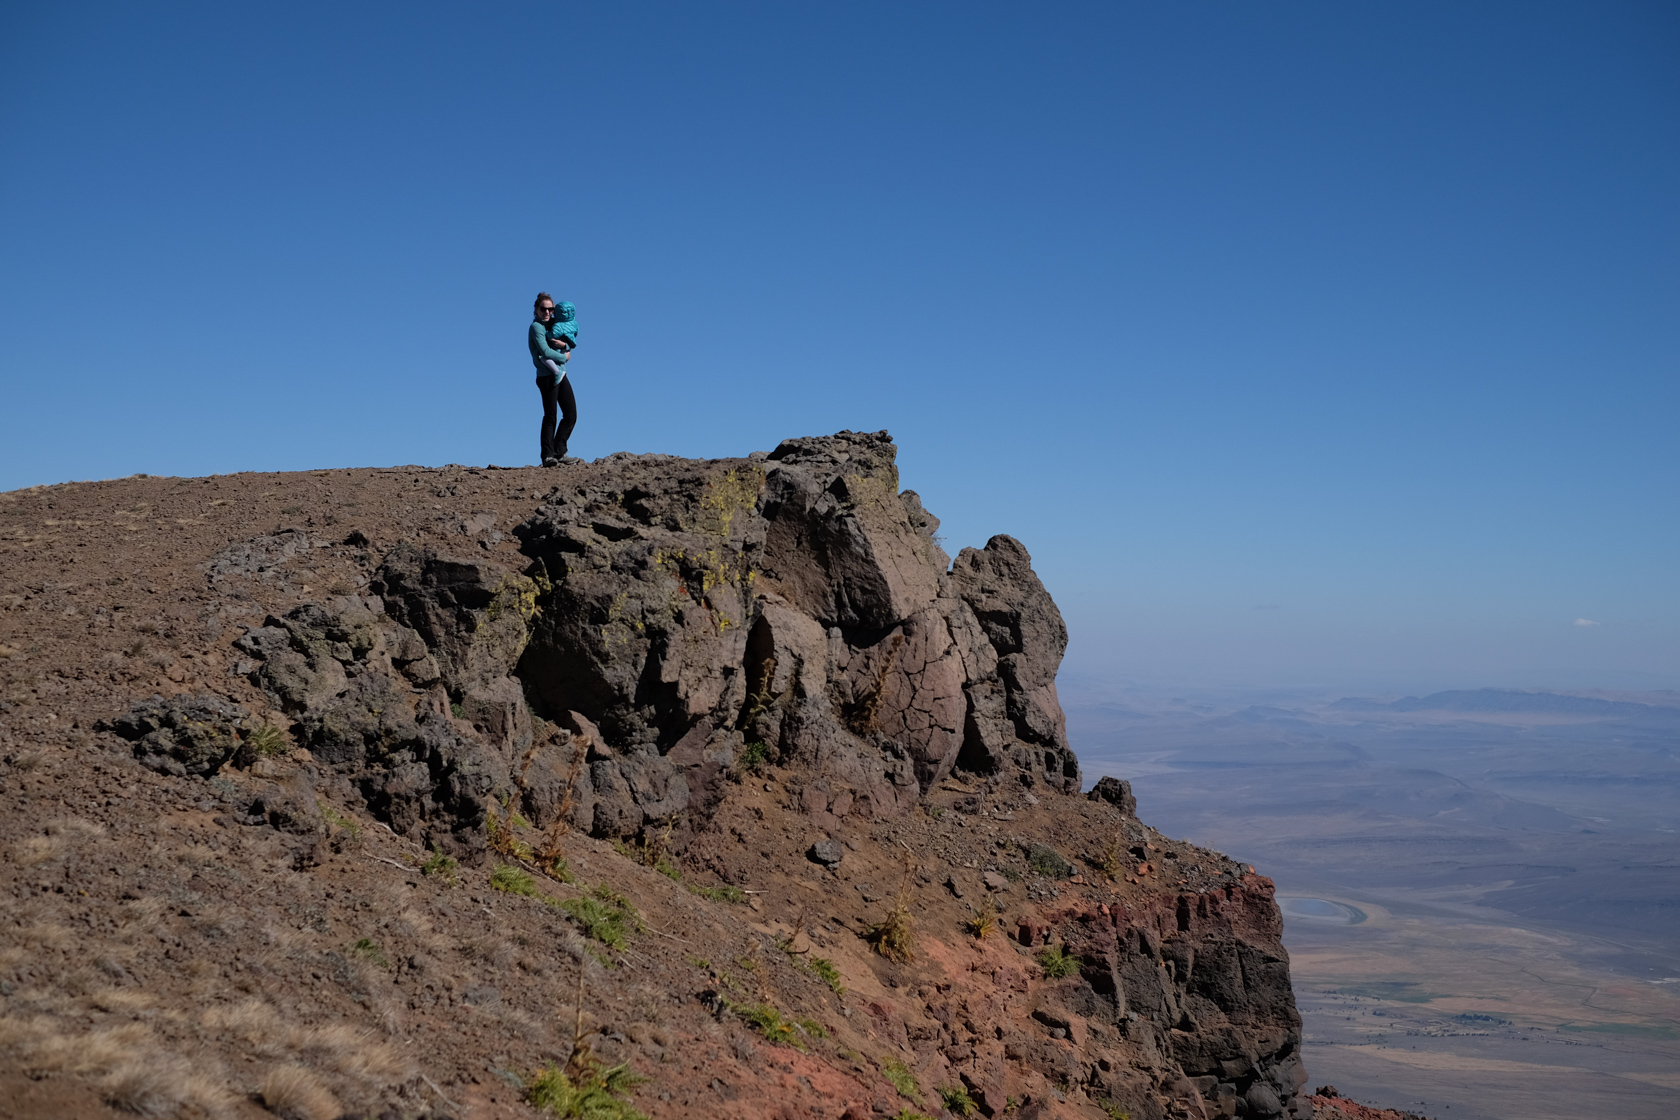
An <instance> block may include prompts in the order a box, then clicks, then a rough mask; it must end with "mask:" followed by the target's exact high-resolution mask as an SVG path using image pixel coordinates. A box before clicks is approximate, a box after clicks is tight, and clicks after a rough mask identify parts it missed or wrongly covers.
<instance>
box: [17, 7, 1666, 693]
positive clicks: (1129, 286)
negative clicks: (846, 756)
mask: <svg viewBox="0 0 1680 1120" xmlns="http://www.w3.org/2000/svg"><path fill="white" fill-rule="evenodd" d="M1374 8H1375V6H1373V5H1350V4H1329V3H1318V4H1314V3H1292V4H1239V3H1222V4H1194V3H1192V4H1155V5H1118V4H1092V5H1056V6H1048V5H1033V6H1023V5H1011V6H1002V5H983V4H974V3H964V4H948V5H932V4H929V5H903V4H890V5H889V4H882V5H870V4H856V3H854V4H846V5H830V6H826V7H820V6H818V5H809V4H797V5H787V4H762V5H753V6H749V5H731V4H721V5H720V4H708V5H697V4H676V3H670V4H638V5H591V6H584V5H543V6H533V5H512V4H510V5H494V6H490V7H489V8H488V9H486V10H477V11H475V10H470V9H469V8H468V7H464V6H462V5H441V4H438V5H427V4H404V5H389V6H377V5H371V4H344V3H337V4H331V5H309V4H289V5H280V6H275V5H265V6H246V5H238V4H228V3H217V4H203V5H193V4H185V3H179V4H168V5H135V4H120V5H118V4H112V5H101V4H80V5H75V6H64V5H23V4H12V5H8V6H7V7H6V9H5V12H4V14H3V15H0V391H3V393H4V400H5V404H4V406H3V408H0V488H6V489H9V488H13V487H19V486H26V485H32V484H35V483H41V482H52V481H59V480H63V479H72V478H77V479H85V478H100V477H112V476H120V475H126V474H130V473H134V472H141V471H144V472H148V473H153V474H183V475H185V474H206V473H213V472H227V471H237V470H249V469H298V468H307V467H320V466H326V465H335V466H336V465H344V466H352V465H368V464H388V463H411V462H420V463H434V464H435V463H444V462H467V463H486V462H495V463H514V462H528V461H530V460H531V458H532V457H533V455H534V453H535V443H536V440H535V434H536V433H535V430H534V429H535V427H536V409H537V405H538V401H537V394H536V390H535V389H534V387H533V386H532V381H531V369H530V365H529V362H528V361H527V358H526V355H525V352H524V341H523V337H524V330H525V326H526V324H527V323H528V322H529V308H530V303H531V298H532V296H533V294H534V293H535V291H536V290H537V289H538V288H539V287H541V288H547V289H548V290H550V291H552V292H554V293H555V294H556V295H558V296H560V297H561V298H566V299H571V300H573V301H574V302H575V303H576V304H577V305H578V308H579V317H580V323H581V326H582V341H583V347H582V349H581V350H580V352H579V354H578V357H577V359H576V361H575V363H574V366H573V379H574V382H575V384H576V385H577V392H578V396H579V399H580V402H581V408H582V414H583V419H582V422H581V424H580V425H579V428H578V432H577V436H576V438H575V441H574V450H575V451H576V452H578V453H581V454H584V455H586V456H595V455H601V454H605V453H608V452H611V451H615V450H621V449H628V450H660V451H668V452H675V453H680V454H689V455H726V454H740V453H744V452H746V451H749V450H752V449H755V448H769V447H771V446H773V445H774V444H775V443H776V442H777V441H778V440H779V439H781V438H782V437H784V436H788V435H797V434H812V433H821V432H830V431H834V430H837V429H840V428H859V429H870V430H873V429H878V428H887V429H890V430H891V431H892V432H893V434H894V435H895V436H896V437H897V438H898V440H899V444H900V447H901V449H902V450H901V458H900V463H901V466H902V473H903V479H904V482H905V484H906V485H908V486H911V487H914V488H915V489H917V490H918V491H920V492H921V493H922V494H923V496H924V499H925V500H926V502H927V504H928V506H929V507H930V508H931V509H933V510H934V511H935V512H936V513H938V514H939V515H940V516H942V517H943V518H944V519H945V534H946V536H947V537H948V542H949V545H950V546H951V548H952V551H955V548H956V547H957V546H960V545H963V544H980V543H983V542H984V540H985V539H986V538H987V537H988V536H989V535H990V534H992V533H994V532H1009V533H1012V534H1014V535H1015V536H1018V537H1019V538H1021V539H1022V540H1023V541H1024V542H1025V543H1026V544H1027V546H1028V547H1029V548H1030V549H1031V550H1032V552H1033V554H1034V556H1035V558H1036V560H1037V563H1038V567H1039V569H1040V571H1041V572H1042V574H1043V575H1044V577H1045V579H1046V581H1047V583H1048V584H1049V585H1050V587H1051V590H1052V591H1053V592H1054V593H1055V594H1056V596H1057V598H1058V600H1059V601H1060V602H1061V604H1062V606H1063V609H1064V611H1065V613H1067V615H1068V616H1069V621H1070V625H1071V627H1072V630H1073V635H1074V645H1073V649H1072V651H1071V653H1070V667H1073V668H1075V669H1078V670H1080V671H1089V672H1094V673H1099V674H1112V675H1117V676H1124V677H1127V678H1129V679H1133V680H1139V681H1145V682H1158V683H1163V684H1174V683H1181V682H1182V683H1185V684H1194V683H1197V682H1205V683H1210V684H1215V683H1216V684H1221V685H1232V684H1236V685H1253V686H1268V685H1292V684H1324V685H1327V686H1332V687H1343V686H1347V687H1355V686H1357V687H1368V688H1380V687H1385V686H1391V687H1393V688H1396V689H1415V688H1421V687H1432V686H1437V685H1439V686H1447V685H1478V684H1517V685H1581V686H1585V685H1617V686H1626V687H1669V688H1673V687H1680V508H1677V507H1680V451H1677V447H1680V390H1677V384H1680V376H1677V374H1680V7H1677V6H1675V5H1673V4H1670V3H1649V4H1638V3H1631V4H1613V3H1607V4H1575V5H1554V4H1543V3H1531V2H1525V3H1520V4H1492V3H1488V4H1476V5H1464V4H1408V5H1393V6H1390V7H1389V10H1387V11H1376V10H1373V9H1374ZM1577 619H1582V620H1590V621H1592V622H1595V623H1597V624H1598V625H1593V626H1588V625H1577V624H1576V620H1577Z"/></svg>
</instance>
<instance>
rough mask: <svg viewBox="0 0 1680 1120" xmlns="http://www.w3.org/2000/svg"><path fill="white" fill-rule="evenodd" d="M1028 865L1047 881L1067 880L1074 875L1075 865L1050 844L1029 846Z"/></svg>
mask: <svg viewBox="0 0 1680 1120" xmlns="http://www.w3.org/2000/svg"><path fill="white" fill-rule="evenodd" d="M1027 863H1028V864H1029V865H1030V866H1031V867H1032V869H1033V870H1034V871H1036V872H1038V874H1040V875H1042V876H1044V877H1045V878H1046V879H1066V878H1069V877H1070V876H1072V874H1073V864H1071V863H1069V862H1068V861H1067V860H1066V859H1065V858H1063V856H1062V853H1060V852H1058V851H1057V850H1056V849H1054V848H1052V847H1051V846H1050V845H1048V844H1028V845H1027Z"/></svg>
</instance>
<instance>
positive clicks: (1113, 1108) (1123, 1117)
mask: <svg viewBox="0 0 1680 1120" xmlns="http://www.w3.org/2000/svg"><path fill="white" fill-rule="evenodd" d="M1097 1107H1098V1108H1100V1109H1102V1110H1103V1111H1104V1112H1106V1113H1108V1120H1132V1114H1131V1113H1129V1112H1122V1111H1120V1106H1119V1105H1117V1104H1109V1103H1108V1102H1107V1101H1098V1102H1097Z"/></svg>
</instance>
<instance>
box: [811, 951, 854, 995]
mask: <svg viewBox="0 0 1680 1120" xmlns="http://www.w3.org/2000/svg"><path fill="white" fill-rule="evenodd" d="M805 967H806V968H809V969H810V970H811V971H812V972H814V973H816V974H817V975H818V976H819V977H821V978H822V982H823V983H824V984H827V985H828V986H829V987H830V988H831V989H833V991H834V994H835V995H837V996H843V995H845V994H846V988H845V986H844V985H843V984H841V983H840V970H839V969H838V968H835V967H834V962H833V961H831V960H829V959H828V958H827V957H812V958H811V963H810V964H808V965H806V966H805Z"/></svg>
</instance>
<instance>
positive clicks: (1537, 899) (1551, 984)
mask: <svg viewBox="0 0 1680 1120" xmlns="http://www.w3.org/2000/svg"><path fill="white" fill-rule="evenodd" d="M1063 699H1064V703H1066V705H1067V708H1068V716H1069V730H1070V733H1071V735H1072V739H1073V743H1074V746H1075V748H1076V749H1077V750H1078V751H1079V753H1080V758H1081V761H1082V763H1083V765H1084V768H1085V771H1086V775H1087V780H1094V779H1095V778H1097V777H1099V776H1101V775H1103V774H1115V775H1118V776H1120V777H1124V778H1127V779H1130V780H1131V781H1132V782H1133V784H1134V787H1135V789H1136V792H1137V796H1138V805H1139V812H1140V814H1141V815H1142V816H1143V818H1144V819H1145V820H1148V821H1149V822H1150V823H1152V824H1154V825H1156V827H1158V828H1160V829H1162V830H1163V831H1165V832H1167V833H1168V834H1169V835H1175V836H1182V837H1186V838H1188V839H1191V840H1194V841H1196V842H1197V843H1200V844H1204V845H1207V846H1209V847H1213V848H1216V849H1219V850H1220V851H1223V852H1226V853H1227V854H1229V855H1231V856H1233V857H1235V858H1237V859H1240V860H1243V861H1245V862H1250V863H1253V864H1255V865H1256V866H1258V867H1259V868H1260V870H1261V871H1262V872H1264V873H1265V874H1268V875H1270V876H1272V877H1273V879H1275V880H1276V882H1277V885H1278V894H1279V898H1280V901H1281V902H1282V904H1283V907H1284V913H1285V929H1286V932H1285V937H1284V940H1285V943H1286V944H1287V945H1288V947H1289V950H1290V954H1291V957H1292V960H1293V966H1292V971H1293V974H1294V978H1295V993H1296V998H1297V1001H1298V1002H1299V1004H1300V1008H1301V1014H1302V1017H1303V1019H1304V1020H1305V1026H1306V1038H1307V1043H1306V1046H1307V1051H1306V1058H1307V1069H1308V1072H1309V1074H1310V1075H1311V1077H1312V1085H1313V1086H1315V1087H1316V1086H1318V1085H1323V1084H1327V1083H1328V1084H1334V1085H1335V1086H1336V1087H1337V1088H1338V1089H1339V1090H1341V1092H1342V1093H1343V1094H1344V1095H1348V1096H1352V1097H1355V1098H1357V1099H1362V1100H1366V1101H1370V1102H1372V1103H1377V1104H1381V1105H1384V1106H1387V1107H1391V1108H1410V1109H1414V1110H1417V1111H1420V1112H1424V1113H1426V1114H1428V1115H1431V1116H1440V1117H1451V1118H1453V1120H1496V1118H1497V1120H1511V1118H1516V1117H1524V1118H1534V1120H1543V1118H1557V1120H1565V1118H1569V1120H1576V1118H1580V1117H1587V1116H1611V1115H1614V1116H1616V1117H1619V1118H1624V1120H1635V1118H1641V1120H1642V1118H1646V1117H1650V1118H1657V1117H1664V1118H1666V1117H1672V1116H1674V1115H1676V1113H1677V1112H1680V1108H1677V1106H1676V1103H1675V1102H1676V1100H1677V1099H1680V831H1677V830H1680V694H1676V693H1673V692H1667V693H1644V694H1611V693H1594V694H1590V695H1588V694H1580V695H1557V694H1549V693H1520V692H1504V691H1491V690H1490V691H1480V692H1453V693H1439V694H1436V695H1434V696H1428V697H1423V698H1408V699H1404V700H1401V701H1398V702H1395V701H1392V700H1386V701H1385V700H1366V699H1359V698H1343V697H1338V696H1335V695H1331V696H1274V697H1268V698H1266V702H1264V703H1259V704H1257V703H1254V702H1253V699H1254V698H1252V697H1244V698H1237V699H1230V698H1226V699H1221V698H1219V697H1190V696H1178V697H1173V696H1166V695H1161V694H1151V693H1148V692H1145V691H1143V690H1137V689H1120V688H1110V687H1103V686H1098V685H1095V684H1092V683H1090V682H1088V681H1084V680H1081V679H1079V678H1072V679H1068V678H1067V677H1064V692H1063Z"/></svg>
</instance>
